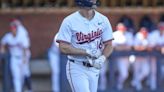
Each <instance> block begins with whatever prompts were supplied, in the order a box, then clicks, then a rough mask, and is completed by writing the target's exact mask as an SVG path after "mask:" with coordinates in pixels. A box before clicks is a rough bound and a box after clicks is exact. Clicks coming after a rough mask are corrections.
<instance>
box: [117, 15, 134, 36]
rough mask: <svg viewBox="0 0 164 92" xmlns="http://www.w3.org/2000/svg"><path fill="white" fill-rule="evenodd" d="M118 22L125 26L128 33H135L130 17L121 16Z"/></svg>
mask: <svg viewBox="0 0 164 92" xmlns="http://www.w3.org/2000/svg"><path fill="white" fill-rule="evenodd" d="M119 22H121V23H123V24H124V25H125V26H126V28H127V30H128V31H130V32H133V33H134V31H135V27H134V22H133V20H132V19H131V18H130V17H128V16H126V15H123V16H122V17H121V18H120V20H119Z"/></svg>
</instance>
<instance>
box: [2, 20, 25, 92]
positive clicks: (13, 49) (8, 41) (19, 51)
mask: <svg viewBox="0 0 164 92" xmlns="http://www.w3.org/2000/svg"><path fill="white" fill-rule="evenodd" d="M17 32H18V30H17V27H16V25H15V24H13V23H11V24H10V32H9V33H7V34H6V35H5V36H4V37H3V38H2V41H1V44H2V47H1V51H2V52H6V48H5V47H6V46H8V49H9V51H10V54H11V58H10V60H11V65H10V66H11V72H12V77H13V83H14V91H15V92H22V77H23V74H22V73H23V71H22V68H23V63H24V62H26V61H25V54H24V53H25V51H26V47H27V46H26V43H25V42H24V39H20V38H19V37H18V34H17Z"/></svg>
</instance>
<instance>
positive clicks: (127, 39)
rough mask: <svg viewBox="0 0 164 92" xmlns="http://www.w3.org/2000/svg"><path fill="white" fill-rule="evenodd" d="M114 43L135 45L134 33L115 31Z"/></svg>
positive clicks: (115, 44)
mask: <svg viewBox="0 0 164 92" xmlns="http://www.w3.org/2000/svg"><path fill="white" fill-rule="evenodd" d="M113 37H114V40H113V45H114V46H117V45H127V46H132V45H133V34H132V33H131V32H125V33H123V32H121V31H115V32H114V33H113Z"/></svg>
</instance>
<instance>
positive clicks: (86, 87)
mask: <svg viewBox="0 0 164 92" xmlns="http://www.w3.org/2000/svg"><path fill="white" fill-rule="evenodd" d="M66 73H67V79H68V81H69V84H70V86H71V88H72V92H97V87H98V78H99V73H100V70H98V69H96V68H94V67H86V66H83V65H82V64H78V63H74V62H70V61H69V60H68V62H67V66H66Z"/></svg>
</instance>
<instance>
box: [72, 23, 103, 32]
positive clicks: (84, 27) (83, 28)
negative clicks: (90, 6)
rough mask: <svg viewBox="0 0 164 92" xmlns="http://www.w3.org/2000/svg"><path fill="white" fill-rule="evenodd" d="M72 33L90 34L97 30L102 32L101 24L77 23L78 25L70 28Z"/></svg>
mask: <svg viewBox="0 0 164 92" xmlns="http://www.w3.org/2000/svg"><path fill="white" fill-rule="evenodd" d="M71 29H72V31H73V33H75V34H76V33H79V32H82V33H91V32H96V31H99V30H102V31H103V29H104V28H103V23H102V22H97V21H95V22H90V21H79V22H78V23H76V24H74V25H73V26H72V28H71Z"/></svg>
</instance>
